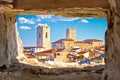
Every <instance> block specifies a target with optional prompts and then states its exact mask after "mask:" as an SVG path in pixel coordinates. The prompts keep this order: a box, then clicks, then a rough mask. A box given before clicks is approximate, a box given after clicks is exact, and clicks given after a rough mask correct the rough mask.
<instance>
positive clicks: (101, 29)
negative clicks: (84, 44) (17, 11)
mask: <svg viewBox="0 0 120 80" xmlns="http://www.w3.org/2000/svg"><path fill="white" fill-rule="evenodd" d="M16 22H17V27H18V31H19V35H20V38H21V39H22V41H23V45H24V46H36V38H37V34H36V29H37V26H38V25H41V24H42V25H48V26H49V27H50V29H51V34H50V35H51V42H54V41H56V40H59V39H64V38H65V37H66V29H67V28H76V31H77V34H76V35H77V40H85V39H100V40H103V41H104V35H105V31H106V30H107V20H106V19H105V18H66V17H62V16H54V15H18V16H17V18H16Z"/></svg>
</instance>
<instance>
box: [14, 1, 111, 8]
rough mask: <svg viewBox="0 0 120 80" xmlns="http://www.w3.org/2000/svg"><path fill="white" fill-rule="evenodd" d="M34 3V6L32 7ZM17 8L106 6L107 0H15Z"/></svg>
mask: <svg viewBox="0 0 120 80" xmlns="http://www.w3.org/2000/svg"><path fill="white" fill-rule="evenodd" d="M21 5H22V6H21ZM33 5H34V7H33ZM14 6H15V8H17V9H56V8H73V7H86V8H87V7H88V8H92V7H102V8H108V7H109V5H108V2H107V0H92V1H91V0H69V1H67V0H30V1H29V0H16V4H15V5H14Z"/></svg>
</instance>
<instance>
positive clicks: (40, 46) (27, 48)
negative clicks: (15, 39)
mask: <svg viewBox="0 0 120 80" xmlns="http://www.w3.org/2000/svg"><path fill="white" fill-rule="evenodd" d="M30 48H44V47H42V46H28V47H24V49H30Z"/></svg>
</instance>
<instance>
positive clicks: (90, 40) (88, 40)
mask: <svg viewBox="0 0 120 80" xmlns="http://www.w3.org/2000/svg"><path fill="white" fill-rule="evenodd" d="M83 41H84V42H99V41H100V42H102V40H98V39H86V40H83Z"/></svg>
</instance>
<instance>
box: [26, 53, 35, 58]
mask: <svg viewBox="0 0 120 80" xmlns="http://www.w3.org/2000/svg"><path fill="white" fill-rule="evenodd" d="M25 56H26V57H27V58H35V56H33V55H31V54H26V55H25Z"/></svg>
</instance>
